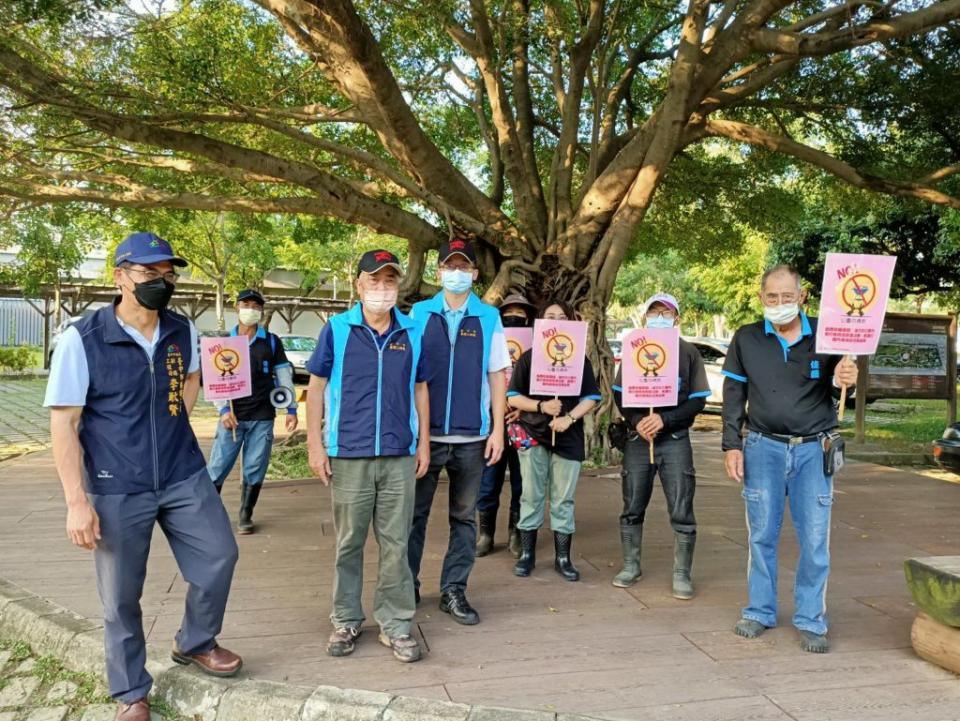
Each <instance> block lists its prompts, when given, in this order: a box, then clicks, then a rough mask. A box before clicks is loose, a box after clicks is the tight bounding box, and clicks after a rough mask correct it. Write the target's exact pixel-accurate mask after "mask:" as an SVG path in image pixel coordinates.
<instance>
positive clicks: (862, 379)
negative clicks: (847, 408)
mask: <svg viewBox="0 0 960 721" xmlns="http://www.w3.org/2000/svg"><path fill="white" fill-rule="evenodd" d="M869 392H870V356H865V355H862V356H859V357H858V358H857V397H856V399H855V400H856V404H857V405H856V409H857V419H856V430H855V431H854V437H853V440H854V441H855V442H856V443H865V442H866V440H867V437H866V436H867V393H869Z"/></svg>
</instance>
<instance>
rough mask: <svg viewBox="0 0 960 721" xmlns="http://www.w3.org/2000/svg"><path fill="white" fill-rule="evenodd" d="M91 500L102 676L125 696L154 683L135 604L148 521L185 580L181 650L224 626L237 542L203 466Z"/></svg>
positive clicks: (203, 644) (199, 649)
mask: <svg viewBox="0 0 960 721" xmlns="http://www.w3.org/2000/svg"><path fill="white" fill-rule="evenodd" d="M90 502H91V503H92V504H93V507H94V509H95V510H96V512H97V515H98V516H99V517H100V535H101V539H100V542H99V543H98V544H97V548H96V550H95V551H94V552H93V560H94V563H95V565H96V569H97V590H98V591H99V593H100V601H101V603H103V627H104V628H103V632H104V643H105V648H106V658H107V681H108V682H109V686H110V695H111V696H113V697H114V698H115V699H117V700H118V701H123V702H125V703H130V702H132V701H136V700H137V699H140V698H143V697H145V696H146V695H147V694H148V693H149V692H150V687H151V686H152V685H153V679H152V678H151V677H150V674H149V673H147V669H146V667H145V664H146V660H147V644H146V641H145V640H144V635H143V613H142V611H141V609H140V597H141V596H142V595H143V582H144V579H145V578H146V576H147V557H148V556H149V555H150V540H151V537H152V536H153V527H154V526H155V525H156V524H158V523H159V524H160V529H161V530H162V531H163V533H164V535H165V536H166V537H167V543H169V544H170V549H171V550H172V551H173V556H174V558H176V559H177V567H178V568H179V569H180V575H181V576H183V578H184V580H185V581H186V582H187V583H188V584H189V589H188V590H187V604H186V611H185V613H184V616H183V621H182V622H181V624H180V630H179V631H178V632H177V637H176V646H177V648H178V649H179V650H180V651H181V652H182V653H188V654H190V653H204V652H206V651H209V650H210V649H211V648H213V646H214V643H215V642H216V636H217V634H218V633H220V628H221V626H222V625H223V613H224V610H225V609H226V606H227V595H228V594H229V593H230V583H231V581H232V580H233V568H234V566H235V565H236V563H237V543H236V541H235V540H234V538H233V531H232V530H231V528H230V520H229V519H228V518H227V512H226V511H225V510H224V508H223V503H222V502H221V501H220V496H218V495H217V492H216V490H214V487H213V485H212V484H211V483H210V477H209V476H208V475H207V471H206V469H202V470H201V471H200V472H199V473H195V474H194V475H192V476H190V477H189V478H187V479H186V480H183V481H181V482H179V483H175V484H173V485H171V486H167V487H166V488H164V489H162V490H160V491H146V492H143V493H129V494H123V493H117V494H111V495H103V496H98V495H93V494H91V495H90Z"/></svg>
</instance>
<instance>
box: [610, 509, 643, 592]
mask: <svg viewBox="0 0 960 721" xmlns="http://www.w3.org/2000/svg"><path fill="white" fill-rule="evenodd" d="M642 539H643V524H642V523H639V524H636V525H626V524H621V525H620V548H621V549H622V550H623V568H622V569H621V570H620V573H618V574H617V575H616V576H614V577H613V585H614V586H616V587H617V588H629V587H630V586H632V585H633V584H635V583H636V582H637V581H639V580H640V578H641V577H642V576H643V573H642V572H641V571H640V544H641V540H642Z"/></svg>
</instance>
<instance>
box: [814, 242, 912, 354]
mask: <svg viewBox="0 0 960 721" xmlns="http://www.w3.org/2000/svg"><path fill="white" fill-rule="evenodd" d="M896 262H897V259H896V258H895V257H894V256H889V255H863V254H855V253H827V259H826V263H825V264H824V269H823V288H822V291H821V295H820V315H819V318H818V320H817V353H827V354H831V355H872V354H873V353H875V352H876V351H877V344H878V343H879V342H880V331H881V330H882V329H883V318H884V316H885V315H886V312H887V301H888V300H889V298H890V283H891V281H892V280H893V268H894V265H895V264H896Z"/></svg>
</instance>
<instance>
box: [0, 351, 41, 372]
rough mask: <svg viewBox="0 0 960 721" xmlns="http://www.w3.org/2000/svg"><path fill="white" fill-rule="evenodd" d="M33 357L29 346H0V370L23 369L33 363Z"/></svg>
mask: <svg viewBox="0 0 960 721" xmlns="http://www.w3.org/2000/svg"><path fill="white" fill-rule="evenodd" d="M33 357H34V352H33V349H32V348H30V347H29V346H0V370H5V371H24V370H26V369H27V368H30V367H31V365H32V364H33Z"/></svg>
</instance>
